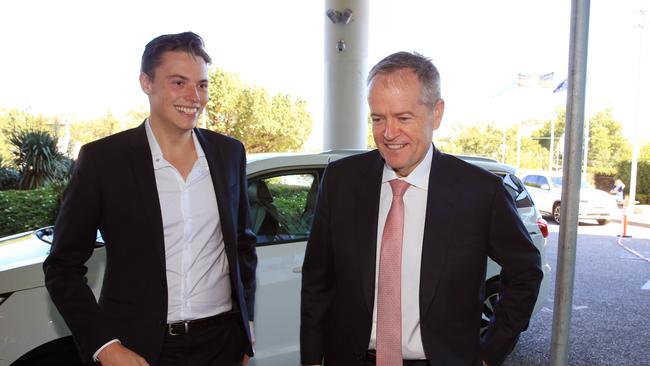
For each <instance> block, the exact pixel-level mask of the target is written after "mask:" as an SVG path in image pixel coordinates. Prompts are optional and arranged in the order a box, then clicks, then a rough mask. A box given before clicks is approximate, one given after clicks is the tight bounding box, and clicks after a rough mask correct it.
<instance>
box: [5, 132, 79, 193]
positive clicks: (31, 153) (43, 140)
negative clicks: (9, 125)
mask: <svg viewBox="0 0 650 366" xmlns="http://www.w3.org/2000/svg"><path fill="white" fill-rule="evenodd" d="M9 142H10V143H11V145H12V146H13V154H14V163H15V164H16V166H17V167H18V169H19V172H20V180H19V181H18V188H20V189H33V188H38V187H43V186H45V185H47V184H48V183H51V182H54V181H56V180H57V179H58V178H59V177H61V176H64V175H65V174H66V172H67V171H68V170H69V167H70V164H69V162H68V161H64V156H63V155H62V154H61V153H59V151H58V149H57V143H58V138H57V137H56V136H52V135H51V134H50V133H49V132H47V131H40V130H29V129H27V130H25V129H15V130H12V131H11V132H10V136H9Z"/></svg>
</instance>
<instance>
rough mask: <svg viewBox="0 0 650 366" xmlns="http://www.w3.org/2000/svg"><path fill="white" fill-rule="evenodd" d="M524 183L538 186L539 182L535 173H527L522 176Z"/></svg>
mask: <svg viewBox="0 0 650 366" xmlns="http://www.w3.org/2000/svg"><path fill="white" fill-rule="evenodd" d="M524 184H525V185H527V186H529V187H535V188H539V183H538V182H537V175H527V176H525V177H524Z"/></svg>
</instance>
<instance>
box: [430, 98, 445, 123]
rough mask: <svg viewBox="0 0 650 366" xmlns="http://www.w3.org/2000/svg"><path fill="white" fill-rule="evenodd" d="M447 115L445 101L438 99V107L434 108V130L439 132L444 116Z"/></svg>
mask: <svg viewBox="0 0 650 366" xmlns="http://www.w3.org/2000/svg"><path fill="white" fill-rule="evenodd" d="M444 114H445V101H444V100H443V99H438V100H437V101H436V105H435V106H433V130H434V131H435V130H437V129H438V127H440V122H442V116H443V115H444Z"/></svg>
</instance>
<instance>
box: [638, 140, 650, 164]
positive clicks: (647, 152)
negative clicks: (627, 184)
mask: <svg viewBox="0 0 650 366" xmlns="http://www.w3.org/2000/svg"><path fill="white" fill-rule="evenodd" d="M639 150H640V151H639V161H650V143H647V144H645V145H643V146H641V149H639Z"/></svg>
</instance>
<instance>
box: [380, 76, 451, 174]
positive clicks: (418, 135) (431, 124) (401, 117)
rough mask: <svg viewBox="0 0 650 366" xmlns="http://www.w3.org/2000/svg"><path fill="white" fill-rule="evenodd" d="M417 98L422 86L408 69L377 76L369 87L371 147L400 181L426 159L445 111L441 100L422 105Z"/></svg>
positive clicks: (419, 97) (419, 95)
mask: <svg viewBox="0 0 650 366" xmlns="http://www.w3.org/2000/svg"><path fill="white" fill-rule="evenodd" d="M421 94H422V83H421V82H420V80H419V79H418V77H417V75H416V74H415V72H413V71H412V70H410V69H400V70H396V71H393V72H390V73H386V74H378V75H377V76H375V77H374V78H373V79H372V82H371V83H370V90H369V91H368V105H369V107H370V114H371V118H372V134H373V137H374V139H375V144H376V145H377V148H378V149H379V153H380V154H381V156H382V157H383V158H384V160H385V161H386V164H388V166H390V167H391V168H392V169H393V170H394V171H395V172H396V173H397V175H398V176H400V177H405V176H407V175H409V174H410V173H411V172H412V171H413V170H414V169H415V167H417V166H418V164H419V163H420V162H421V161H422V160H423V159H424V157H425V156H426V154H427V151H428V149H429V146H431V140H432V137H433V131H435V130H436V129H438V127H440V121H441V120H442V115H443V112H444V109H445V103H444V101H443V100H442V99H438V100H437V101H436V102H435V105H433V106H428V105H425V104H424V103H423V101H422V95H421Z"/></svg>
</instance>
